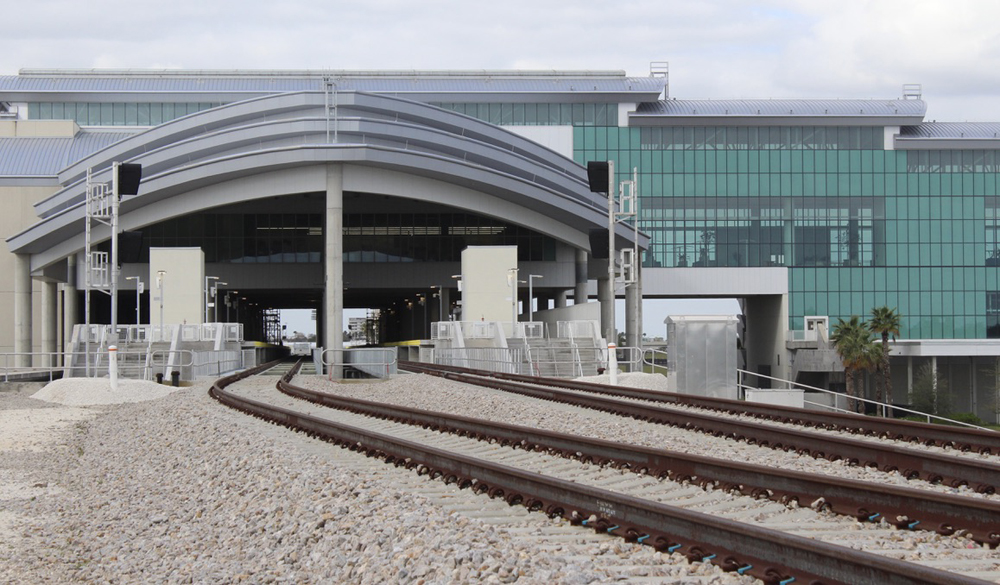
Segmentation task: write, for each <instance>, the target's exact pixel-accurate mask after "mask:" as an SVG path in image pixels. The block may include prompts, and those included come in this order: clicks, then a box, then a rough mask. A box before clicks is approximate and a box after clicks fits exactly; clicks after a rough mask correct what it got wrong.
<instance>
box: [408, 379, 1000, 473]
mask: <svg viewBox="0 0 1000 585" xmlns="http://www.w3.org/2000/svg"><path fill="white" fill-rule="evenodd" d="M399 365H400V368H403V369H407V370H409V371H414V372H416V371H419V372H423V373H428V374H431V375H440V374H439V373H440V372H453V373H459V374H471V375H477V376H483V377H489V378H496V379H499V380H510V381H514V382H527V383H531V384H535V385H539V386H551V387H554V388H565V389H569V390H576V391H581V392H592V393H596V394H603V395H608V396H614V397H625V398H634V399H637V400H645V401H648V402H655V403H662V404H674V405H685V406H690V407H695V408H700V409H705V410H712V411H717V412H727V413H731V414H738V415H746V416H752V417H756V418H760V419H766V420H772V421H777V422H783V423H790V424H796V425H800V426H805V427H815V428H821V429H829V430H835V431H843V432H848V433H853V434H859V435H867V436H872V437H877V438H889V439H892V440H897V441H904V442H915V443H921V444H924V445H936V446H939V447H951V448H955V449H958V450H960V451H974V452H977V453H983V454H990V453H993V454H997V455H1000V433H997V432H995V431H988V430H981V429H974V428H962V427H948V426H943V425H936V424H928V423H921V422H916V421H906V420H897V419H892V418H880V417H870V416H864V415H860V414H851V413H842V412H832V411H831V412H827V411H821V410H806V409H801V408H792V407H788V406H780V405H771V404H759V403H754V402H747V401H745V400H728V399H724V398H712V397H709V396H696V395H692V394H680V393H676V392H662V391H657V390H645V389H640V388H629V387H627V386H611V385H609V384H597V383H593V382H585V381H581V380H566V379H564V378H545V377H539V376H526V375H522V374H509V373H504V372H491V371H488V370H476V369H472V368H462V367H458V366H447V365H441V364H426V363H421V362H408V361H404V362H400V364H399Z"/></svg>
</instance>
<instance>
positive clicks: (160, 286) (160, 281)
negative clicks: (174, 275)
mask: <svg viewBox="0 0 1000 585" xmlns="http://www.w3.org/2000/svg"><path fill="white" fill-rule="evenodd" d="M166 275H167V271H166V270H157V271H156V289H157V290H159V291H160V341H163V291H164V288H165V286H164V285H165V284H166V283H165V282H164V280H165V279H164V278H163V277H164V276H166Z"/></svg>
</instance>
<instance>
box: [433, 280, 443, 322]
mask: <svg viewBox="0 0 1000 585" xmlns="http://www.w3.org/2000/svg"><path fill="white" fill-rule="evenodd" d="M433 289H437V298H438V321H447V319H445V318H444V287H443V286H441V285H440V284H435V285H432V286H431V290H433Z"/></svg>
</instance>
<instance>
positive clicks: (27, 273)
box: [14, 254, 31, 368]
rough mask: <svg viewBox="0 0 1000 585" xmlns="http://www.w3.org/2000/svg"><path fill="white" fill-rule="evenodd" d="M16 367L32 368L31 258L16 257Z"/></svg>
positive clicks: (26, 256)
mask: <svg viewBox="0 0 1000 585" xmlns="http://www.w3.org/2000/svg"><path fill="white" fill-rule="evenodd" d="M14 352H15V353H17V354H23V355H18V356H17V357H16V358H15V360H14V365H15V366H17V367H21V368H28V367H31V256H30V255H29V254H15V255H14Z"/></svg>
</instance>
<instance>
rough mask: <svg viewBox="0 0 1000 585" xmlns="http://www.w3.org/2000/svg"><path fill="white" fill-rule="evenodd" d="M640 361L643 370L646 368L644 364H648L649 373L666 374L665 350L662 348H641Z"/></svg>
mask: <svg viewBox="0 0 1000 585" xmlns="http://www.w3.org/2000/svg"><path fill="white" fill-rule="evenodd" d="M647 356H649V357H647ZM658 356H662V357H658ZM642 363H643V371H645V369H646V368H645V366H649V369H650V373H652V374H663V375H664V376H666V375H667V371H668V370H667V352H665V351H663V350H662V349H653V348H646V349H644V350H642Z"/></svg>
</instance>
